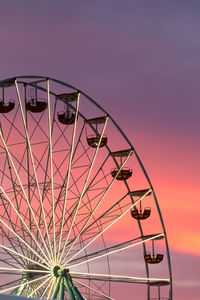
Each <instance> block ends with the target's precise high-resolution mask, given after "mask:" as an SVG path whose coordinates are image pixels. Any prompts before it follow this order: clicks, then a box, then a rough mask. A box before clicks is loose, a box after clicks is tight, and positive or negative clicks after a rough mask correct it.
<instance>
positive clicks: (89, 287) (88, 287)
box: [73, 279, 114, 300]
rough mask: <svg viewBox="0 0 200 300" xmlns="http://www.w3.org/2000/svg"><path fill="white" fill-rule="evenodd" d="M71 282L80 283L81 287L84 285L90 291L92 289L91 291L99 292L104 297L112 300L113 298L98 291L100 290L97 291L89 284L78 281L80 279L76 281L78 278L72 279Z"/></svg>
mask: <svg viewBox="0 0 200 300" xmlns="http://www.w3.org/2000/svg"><path fill="white" fill-rule="evenodd" d="M73 282H76V283H78V284H80V285H82V286H83V287H86V288H87V289H89V290H91V291H93V292H95V293H97V294H99V295H100V296H103V297H105V298H106V299H110V300H114V298H111V297H109V296H107V295H106V294H104V293H102V292H100V291H97V290H96V289H94V288H92V287H91V286H88V285H86V284H84V283H82V282H80V281H78V280H75V279H74V280H73Z"/></svg>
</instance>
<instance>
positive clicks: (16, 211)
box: [0, 187, 48, 261]
mask: <svg viewBox="0 0 200 300" xmlns="http://www.w3.org/2000/svg"><path fill="white" fill-rule="evenodd" d="M0 191H1V192H2V193H3V195H4V196H5V198H6V200H7V201H8V202H9V204H10V205H11V206H12V208H13V210H14V211H15V213H16V214H17V216H18V218H19V219H20V221H21V223H23V224H24V226H25V227H26V229H27V231H28V233H29V235H30V237H32V239H33V241H34V242H35V244H36V245H37V246H38V247H39V249H40V250H41V252H42V254H43V256H44V257H45V258H46V259H47V261H48V257H47V256H46V254H45V253H44V251H43V249H42V248H41V246H40V244H39V243H38V241H37V240H36V238H35V237H34V235H33V234H32V232H31V230H30V229H29V228H28V226H27V225H26V223H25V222H24V220H23V218H22V217H21V214H20V213H19V211H18V210H17V209H16V208H15V206H14V205H13V203H12V202H11V201H10V199H9V197H8V196H7V194H6V193H5V191H4V190H3V188H2V187H0ZM11 224H12V223H11ZM13 230H14V228H13ZM21 230H22V232H23V235H24V229H23V226H21ZM24 239H25V237H24ZM19 244H20V243H19Z"/></svg>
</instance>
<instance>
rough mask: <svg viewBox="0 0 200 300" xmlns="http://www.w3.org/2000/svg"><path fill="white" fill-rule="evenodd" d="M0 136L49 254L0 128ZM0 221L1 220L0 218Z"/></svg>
mask: <svg viewBox="0 0 200 300" xmlns="http://www.w3.org/2000/svg"><path fill="white" fill-rule="evenodd" d="M0 137H1V140H2V142H3V145H4V148H5V152H6V155H7V157H8V158H9V161H10V164H11V166H12V169H13V170H14V173H15V176H16V178H17V180H18V182H19V185H20V188H21V191H22V193H23V195H24V198H25V201H26V203H27V204H28V207H29V210H30V211H31V214H32V216H33V219H34V221H35V224H36V227H37V229H38V231H39V232H40V236H41V238H42V241H43V244H44V246H45V249H46V251H47V254H48V255H49V250H48V248H47V246H46V243H45V241H44V238H43V235H42V233H41V230H40V228H39V226H38V223H37V220H36V217H35V215H34V213H33V210H32V208H31V205H30V202H29V200H28V198H27V195H26V193H25V190H24V187H23V185H22V182H21V180H20V178H19V175H18V172H17V170H16V167H15V165H14V162H13V160H12V157H11V154H10V152H9V150H8V147H7V145H6V142H5V140H4V138H3V134H2V131H1V130H0ZM0 221H1V220H0ZM49 258H50V257H49Z"/></svg>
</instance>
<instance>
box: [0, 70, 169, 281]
mask: <svg viewBox="0 0 200 300" xmlns="http://www.w3.org/2000/svg"><path fill="white" fill-rule="evenodd" d="M20 78H22V79H30V78H35V79H42V80H43V79H44V80H52V81H54V82H57V83H59V84H62V85H64V86H67V87H69V88H72V89H74V90H76V91H77V92H79V93H80V94H81V95H83V96H85V97H86V98H87V99H88V100H89V101H91V102H92V103H93V104H95V105H96V106H97V107H98V108H100V109H101V110H102V111H103V112H104V113H105V115H106V116H109V118H110V120H111V121H112V122H113V124H114V125H115V127H116V128H117V129H118V130H119V132H120V133H121V134H122V135H123V137H124V138H125V139H126V141H127V143H128V144H129V145H130V148H131V150H133V151H134V153H135V155H136V157H137V160H138V162H139V164H140V166H141V168H142V170H143V172H144V175H145V176H146V178H147V180H148V182H149V185H150V188H151V190H152V192H153V195H154V201H155V203H156V206H157V210H158V212H159V216H160V220H161V223H162V227H163V234H164V236H165V243H166V248H167V255H168V266H169V269H170V272H169V273H170V284H171V286H172V274H171V263H170V256H169V249H168V242H167V235H166V231H165V226H164V222H163V219H162V215H161V212H160V208H159V205H158V201H157V198H156V195H155V192H154V189H153V187H152V184H151V182H150V179H149V177H148V174H147V172H146V170H145V169H144V166H143V164H142V162H141V160H140V158H139V156H138V154H137V152H136V150H135V148H134V147H133V146H132V144H131V143H130V141H129V139H128V138H127V137H126V135H125V134H124V132H123V131H122V130H121V128H120V127H119V126H118V124H117V123H116V122H115V121H114V120H113V118H112V117H111V116H110V115H109V114H107V112H106V111H105V110H104V109H103V108H102V107H101V106H100V105H99V104H98V103H96V101H95V100H93V99H92V98H91V97H89V96H88V95H87V94H85V93H84V92H82V91H81V90H79V89H77V88H75V87H74V86H72V85H69V84H67V83H65V82H62V81H59V80H56V79H54V78H50V77H46V76H36V75H27V76H17V77H11V78H8V79H6V80H3V81H0V85H1V84H2V83H4V82H5V81H8V80H13V79H15V80H17V79H20Z"/></svg>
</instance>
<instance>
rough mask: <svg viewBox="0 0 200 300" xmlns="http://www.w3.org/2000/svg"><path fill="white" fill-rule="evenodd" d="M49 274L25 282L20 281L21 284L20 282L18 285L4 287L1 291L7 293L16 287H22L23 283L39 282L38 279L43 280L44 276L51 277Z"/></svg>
mask: <svg viewBox="0 0 200 300" xmlns="http://www.w3.org/2000/svg"><path fill="white" fill-rule="evenodd" d="M49 276H50V275H49V274H48V275H44V276H41V277H39V278H36V279H33V280H29V281H26V282H25V283H20V284H18V285H15V286H12V287H10V288H7V289H3V290H1V291H0V292H1V293H6V292H8V291H11V290H15V289H17V288H18V287H21V285H24V284H26V283H27V282H28V284H31V283H34V282H37V281H39V280H42V279H44V278H46V277H49Z"/></svg>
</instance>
